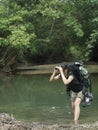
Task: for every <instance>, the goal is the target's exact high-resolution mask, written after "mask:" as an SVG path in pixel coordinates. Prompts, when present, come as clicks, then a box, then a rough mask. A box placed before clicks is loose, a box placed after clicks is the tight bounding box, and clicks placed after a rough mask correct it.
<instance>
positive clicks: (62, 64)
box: [60, 62, 68, 70]
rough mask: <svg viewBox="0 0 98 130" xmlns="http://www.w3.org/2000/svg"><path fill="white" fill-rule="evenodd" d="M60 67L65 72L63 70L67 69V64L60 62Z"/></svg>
mask: <svg viewBox="0 0 98 130" xmlns="http://www.w3.org/2000/svg"><path fill="white" fill-rule="evenodd" d="M60 66H61V67H62V69H63V70H65V69H67V68H68V63H66V62H62V63H61V64H60Z"/></svg>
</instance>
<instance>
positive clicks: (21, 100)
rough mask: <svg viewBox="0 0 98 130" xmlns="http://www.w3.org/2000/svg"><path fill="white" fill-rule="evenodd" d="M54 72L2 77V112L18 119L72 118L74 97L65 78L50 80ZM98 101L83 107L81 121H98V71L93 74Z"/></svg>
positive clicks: (55, 120)
mask: <svg viewBox="0 0 98 130" xmlns="http://www.w3.org/2000/svg"><path fill="white" fill-rule="evenodd" d="M49 78H50V75H32V76H21V75H20V76H19V75H15V76H10V77H7V76H5V77H1V76H0V113H3V112H4V113H9V114H13V116H14V117H15V118H16V119H18V120H25V121H39V122H46V123H68V122H70V121H72V119H73V114H72V111H71V105H70V97H68V96H67V95H66V86H65V85H64V84H63V83H62V81H61V80H58V81H56V82H52V83H51V82H49ZM91 78H92V86H93V95H94V100H93V102H92V104H91V106H89V107H87V108H83V107H82V106H81V115H80V121H81V122H95V121H96V120H98V101H97V99H98V85H97V84H98V83H97V82H98V74H92V75H91Z"/></svg>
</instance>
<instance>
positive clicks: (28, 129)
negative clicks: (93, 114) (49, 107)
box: [0, 113, 98, 130]
mask: <svg viewBox="0 0 98 130" xmlns="http://www.w3.org/2000/svg"><path fill="white" fill-rule="evenodd" d="M97 129H98V121H96V122H95V123H87V124H86V123H84V124H79V125H78V126H77V127H75V126H74V125H72V124H45V123H40V122H27V121H18V120H16V119H15V118H14V117H13V115H9V114H7V113H0V130H97Z"/></svg>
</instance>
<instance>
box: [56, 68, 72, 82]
mask: <svg viewBox="0 0 98 130" xmlns="http://www.w3.org/2000/svg"><path fill="white" fill-rule="evenodd" d="M56 68H57V69H59V72H60V75H61V78H62V81H63V83H64V84H65V85H67V84H69V83H70V82H71V81H72V80H73V79H74V76H73V75H70V76H69V77H68V78H66V77H65V75H64V71H63V69H62V67H60V66H59V67H56ZM65 72H66V74H67V70H65Z"/></svg>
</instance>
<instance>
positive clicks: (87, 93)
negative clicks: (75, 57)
mask: <svg viewBox="0 0 98 130" xmlns="http://www.w3.org/2000/svg"><path fill="white" fill-rule="evenodd" d="M68 68H69V71H72V72H73V74H74V75H75V76H76V78H77V80H78V81H79V82H80V83H82V84H83V89H82V93H83V95H84V101H83V106H84V107H86V106H88V105H90V102H91V101H92V99H93V96H92V84H91V79H90V74H89V72H88V70H87V69H86V68H85V67H84V66H83V64H81V63H79V62H74V63H72V64H69V67H68ZM87 98H89V100H88V101H89V102H87Z"/></svg>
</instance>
